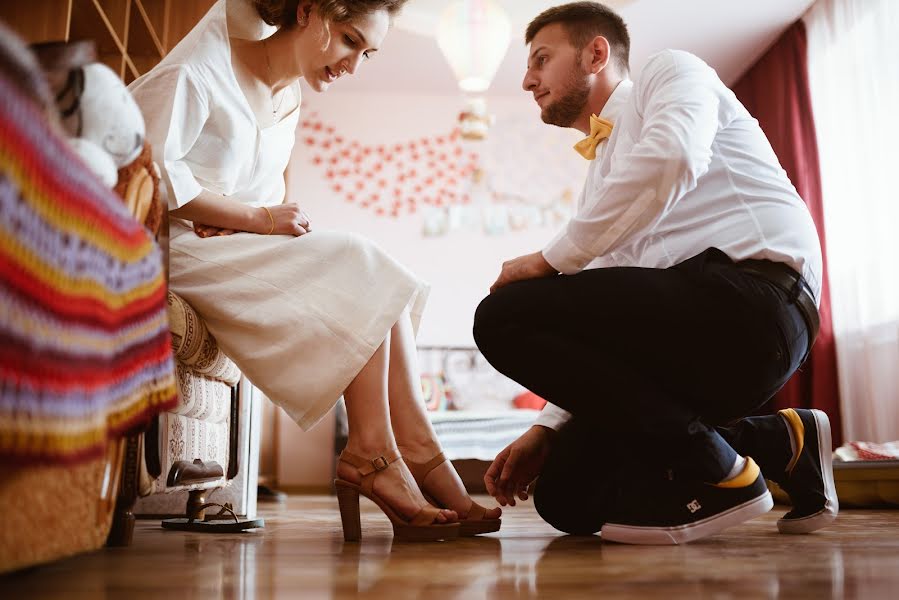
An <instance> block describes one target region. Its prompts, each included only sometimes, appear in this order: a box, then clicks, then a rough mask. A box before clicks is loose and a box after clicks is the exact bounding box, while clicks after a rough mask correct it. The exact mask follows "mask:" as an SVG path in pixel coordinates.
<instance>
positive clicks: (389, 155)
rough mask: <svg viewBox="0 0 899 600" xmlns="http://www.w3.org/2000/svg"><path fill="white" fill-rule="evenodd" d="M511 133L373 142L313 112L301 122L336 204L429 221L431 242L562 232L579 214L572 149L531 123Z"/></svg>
mask: <svg viewBox="0 0 899 600" xmlns="http://www.w3.org/2000/svg"><path fill="white" fill-rule="evenodd" d="M500 124H501V125H502V121H501V122H500ZM505 125H506V126H505V127H497V128H494V130H492V131H491V135H490V137H489V138H488V139H487V140H486V141H469V140H470V139H472V137H471V136H470V135H468V131H467V130H466V131H465V134H464V135H463V129H462V128H460V127H456V128H454V129H452V130H450V131H448V132H443V133H439V134H436V135H430V136H423V137H419V138H415V139H411V140H406V141H402V142H395V143H390V144H388V143H384V144H366V143H363V142H360V141H358V140H354V139H350V138H349V137H347V136H344V135H342V134H341V132H339V131H338V130H337V129H336V128H335V127H334V126H332V125H329V124H328V123H326V122H324V121H323V120H322V119H321V118H320V117H319V116H318V114H317V113H312V114H310V115H309V116H308V117H307V118H305V119H304V120H302V121H301V122H300V141H301V143H302V145H303V146H304V147H305V152H304V154H305V155H306V156H307V159H308V160H309V161H310V162H311V163H312V165H313V166H315V167H316V168H317V169H318V170H319V172H320V173H321V175H322V177H323V178H324V179H325V181H326V183H327V185H328V187H329V189H330V191H331V192H332V193H333V194H334V195H335V196H336V197H338V198H340V199H342V200H343V201H344V202H346V203H349V204H352V205H354V206H356V207H357V208H358V209H360V210H368V211H371V212H372V213H374V214H375V215H376V216H379V217H387V218H403V217H408V216H410V215H417V216H420V218H421V219H422V227H423V233H424V235H426V236H436V235H444V234H447V233H450V232H452V231H454V230H457V229H463V228H464V229H466V230H471V229H472V228H473V227H480V228H481V229H482V230H483V231H484V232H485V233H487V234H490V235H496V234H501V233H504V232H506V231H515V230H521V229H526V228H528V227H531V226H545V225H557V224H559V223H560V222H562V221H563V220H564V219H565V218H567V215H569V214H570V213H571V210H572V205H573V197H574V192H573V190H574V188H575V186H578V185H579V184H580V181H582V180H583V179H582V178H583V169H582V168H581V169H580V171H579V170H578V167H579V166H580V165H579V163H576V162H574V161H572V160H563V159H560V156H559V154H560V152H559V150H560V148H564V147H565V145H566V143H562V144H561V145H560V143H559V141H558V139H557V138H555V139H548V138H547V136H546V135H545V133H546V130H548V128H545V126H543V129H542V130H540V129H538V130H536V131H537V134H536V135H535V134H534V132H535V130H534V129H533V128H532V129H530V132H522V131H520V129H521V123H517V122H514V123H506V124H505ZM507 129H508V130H509V131H505V130H507ZM504 131H505V133H504ZM541 131H542V132H541ZM484 137H486V136H479V137H478V138H476V139H479V140H483V138H484ZM550 137H552V136H550ZM466 138H467V139H466ZM568 147H569V148H570V144H569V145H568ZM572 154H573V153H572ZM581 162H583V160H582V159H581Z"/></svg>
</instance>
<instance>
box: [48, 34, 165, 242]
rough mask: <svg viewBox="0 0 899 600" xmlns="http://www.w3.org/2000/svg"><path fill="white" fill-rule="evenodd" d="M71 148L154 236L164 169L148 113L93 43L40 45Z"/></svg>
mask: <svg viewBox="0 0 899 600" xmlns="http://www.w3.org/2000/svg"><path fill="white" fill-rule="evenodd" d="M32 50H33V51H34V53H35V54H36V55H37V57H38V60H39V61H40V63H41V65H42V67H43V69H44V72H45V73H46V75H47V79H48V81H49V82H50V85H51V87H52V88H53V91H54V94H55V96H56V101H57V108H58V110H59V115H60V122H61V125H62V128H63V130H64V132H65V133H66V134H68V136H69V137H68V141H69V144H70V146H71V147H72V149H73V150H74V151H75V152H76V153H77V154H78V155H79V156H80V157H81V159H82V160H83V161H84V162H85V163H86V164H87V165H88V167H90V169H91V170H92V171H93V172H94V173H95V174H96V175H97V177H99V178H100V180H101V181H102V182H103V183H104V184H105V185H107V186H108V187H110V188H112V189H114V190H115V192H116V193H117V194H118V195H119V196H120V197H121V198H122V199H123V201H124V202H125V205H126V206H127V207H128V210H129V211H130V212H131V214H132V215H133V216H134V218H135V219H137V220H138V221H140V222H141V223H143V224H144V225H145V227H147V229H149V230H150V232H151V233H152V234H153V235H154V236H155V235H156V234H157V232H158V231H159V229H160V226H161V224H162V215H163V207H162V201H161V197H160V192H159V190H160V186H159V171H158V168H157V167H156V165H155V163H153V159H152V152H151V151H150V146H149V144H148V143H147V142H146V140H145V133H146V132H145V125H144V119H143V115H142V114H141V112H140V108H138V106H137V103H136V102H135V101H134V98H132V97H131V94H130V93H129V92H128V89H127V88H126V87H125V85H124V84H123V83H122V80H121V79H119V77H118V75H116V73H115V72H114V71H113V70H112V69H110V68H109V67H107V66H106V65H104V64H102V63H99V62H96V51H95V47H94V45H93V43H92V42H84V41H79V42H50V43H45V44H36V45H33V46H32Z"/></svg>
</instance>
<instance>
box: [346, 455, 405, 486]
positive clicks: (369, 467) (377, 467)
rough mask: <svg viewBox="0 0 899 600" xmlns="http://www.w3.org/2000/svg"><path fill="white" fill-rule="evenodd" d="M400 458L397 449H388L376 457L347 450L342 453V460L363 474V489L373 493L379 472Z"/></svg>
mask: <svg viewBox="0 0 899 600" xmlns="http://www.w3.org/2000/svg"><path fill="white" fill-rule="evenodd" d="M399 459H400V453H399V452H397V451H396V450H388V451H387V452H385V453H383V454H381V455H380V456H376V457H374V458H362V457H361V456H359V455H357V454H353V453H352V452H347V451H346V450H344V451H343V452H341V453H340V460H342V461H344V462H347V463H349V464H351V465H353V466H354V467H356V469H357V470H358V471H359V474H360V475H361V476H362V482H361V484H362V485H361V487H362V491H363V492H365V493H366V494H371V492H372V489H373V488H374V484H375V477H376V476H377V474H378V473H380V472H381V471H383V470H385V469H386V468H387V467H389V466H390V465H391V464H393V463H395V462H396V461H397V460H399Z"/></svg>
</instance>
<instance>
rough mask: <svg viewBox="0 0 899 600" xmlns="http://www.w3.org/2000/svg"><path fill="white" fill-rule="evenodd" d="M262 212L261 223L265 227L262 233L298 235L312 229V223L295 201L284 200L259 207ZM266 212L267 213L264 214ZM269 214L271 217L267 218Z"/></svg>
mask: <svg viewBox="0 0 899 600" xmlns="http://www.w3.org/2000/svg"><path fill="white" fill-rule="evenodd" d="M259 210H260V211H261V212H262V215H261V217H262V219H263V221H261V222H262V223H265V227H267V228H264V229H263V230H262V233H266V232H269V229H270V230H271V232H270V233H271V235H294V236H300V235H304V234H306V233H309V232H310V231H312V224H311V223H310V222H309V217H308V216H307V215H306V213H305V212H303V211H302V210H300V205H299V204H297V203H296V202H285V203H284V204H277V205H275V206H266V207H265V208H260V209H259ZM266 212H267V213H268V214H266ZM269 215H271V218H269Z"/></svg>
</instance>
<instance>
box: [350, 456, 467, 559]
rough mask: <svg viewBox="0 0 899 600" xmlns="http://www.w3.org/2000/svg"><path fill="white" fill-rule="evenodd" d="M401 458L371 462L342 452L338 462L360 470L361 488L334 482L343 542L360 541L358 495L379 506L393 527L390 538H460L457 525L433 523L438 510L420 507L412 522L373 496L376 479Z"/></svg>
mask: <svg viewBox="0 0 899 600" xmlns="http://www.w3.org/2000/svg"><path fill="white" fill-rule="evenodd" d="M399 458H400V454H399V452H396V451H395V450H394V451H392V452H388V453H386V454H383V455H381V456H378V457H376V458H373V459H365V458H362V457H361V456H357V455H355V454H352V453H350V452H347V451H344V452H343V453H342V454H341V455H340V460H342V461H343V462H345V463H348V464H350V465H352V466H354V467H356V469H358V470H359V474H360V475H361V476H362V481H361V482H360V485H356V484H355V483H351V482H349V481H346V480H344V479H339V478H338V479H335V480H334V487H335V488H336V489H337V503H338V504H339V506H340V521H341V523H342V524H343V539H344V540H345V541H347V542H358V541H359V540H360V539H362V520H361V518H360V515H359V495H360V494H361V495H363V496H365V497H366V498H368V499H369V500H371V501H372V502H374V503H375V504H377V505H378V508H380V509H381V510H382V511H383V512H384V514H385V515H387V518H388V519H390V523H391V525H393V535H394V537H395V539H397V540H403V541H417V542H425V541H438V540H452V539H455V538H457V537H459V530H460V526H459V523H435V520H436V519H437V515H439V514H440V509H439V508H435V507H433V506H431V505H430V504H428V505H426V506H425V507H423V508H422V509H421V510H420V511H419V512H418V514H416V515H415V516H414V517H412V518H411V519H405V518H403V517H402V516H400V515H399V514H397V512H396V511H395V510H393V509H392V508H391V507H390V506H389V505H388V504H387V503H386V502H385V501H384V500H382V499H381V498H379V497H378V496H377V494H375V493H374V484H375V477H377V476H378V474H379V473H380V472H381V471H384V470H386V469H388V468H390V465H391V464H393V463H394V462H396V461H397V460H398V459H399Z"/></svg>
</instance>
